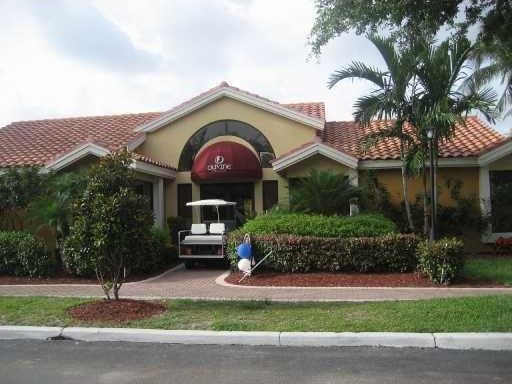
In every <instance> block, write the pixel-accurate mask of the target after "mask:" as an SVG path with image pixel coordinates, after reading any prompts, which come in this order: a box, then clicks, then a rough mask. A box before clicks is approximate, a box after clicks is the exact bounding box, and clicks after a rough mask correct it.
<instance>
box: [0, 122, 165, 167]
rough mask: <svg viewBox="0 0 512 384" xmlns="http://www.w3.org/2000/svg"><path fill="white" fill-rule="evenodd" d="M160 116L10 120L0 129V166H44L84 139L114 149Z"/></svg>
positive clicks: (117, 148)
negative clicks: (138, 129) (13, 121)
mask: <svg viewBox="0 0 512 384" xmlns="http://www.w3.org/2000/svg"><path fill="white" fill-rule="evenodd" d="M160 115H161V113H159V112H150V113H139V114H126V115H115V116H91V117H77V118H65V119H50V120H33V121H19V122H15V123H11V124H9V125H7V126H5V127H4V128H2V129H0V167H8V166H15V165H44V164H47V163H48V162H50V161H52V160H54V159H55V157H56V156H58V155H62V154H64V153H67V152H69V151H71V150H73V149H74V148H76V147H77V146H79V145H81V144H83V143H85V142H93V143H97V144H98V145H101V146H103V147H105V148H107V149H109V150H111V151H116V150H119V149H121V148H122V147H124V146H126V145H127V143H128V142H130V141H131V140H133V139H134V138H136V137H137V136H138V135H139V134H138V133H136V132H134V128H135V127H137V126H138V125H140V124H143V123H146V122H148V121H150V120H153V119H155V118H157V117H158V116H160Z"/></svg>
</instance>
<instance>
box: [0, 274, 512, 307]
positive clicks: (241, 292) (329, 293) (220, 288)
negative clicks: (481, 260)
mask: <svg viewBox="0 0 512 384" xmlns="http://www.w3.org/2000/svg"><path fill="white" fill-rule="evenodd" d="M225 273H226V271H223V270H212V269H192V270H185V269H178V270H173V271H168V272H166V273H164V274H163V275H161V276H158V277H157V278H152V279H149V280H147V281H142V282H136V283H128V284H125V285H124V286H123V287H122V289H121V296H123V297H130V298H164V299H178V298H179V299H205V300H272V301H386V300H418V299H432V298H441V297H463V296H484V295H503V294H512V288H366V287H360V288H359V287H332V288H300V287H288V288H280V287H242V286H230V285H227V284H225V283H223V280H224V276H225ZM0 296H58V297H102V296H103V292H102V290H101V289H100V287H99V286H98V285H79V284H74V285H73V284H62V285H0Z"/></svg>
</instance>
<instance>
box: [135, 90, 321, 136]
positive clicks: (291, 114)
mask: <svg viewBox="0 0 512 384" xmlns="http://www.w3.org/2000/svg"><path fill="white" fill-rule="evenodd" d="M222 97H229V98H231V99H233V100H236V101H240V102H242V103H245V104H248V105H252V106H253V107H257V108H260V109H263V110H265V111H268V112H271V113H274V114H276V115H279V116H282V117H286V118H288V119H290V120H294V121H297V122H299V123H302V124H305V125H308V126H311V127H313V128H315V129H319V130H323V129H324V126H325V121H324V120H321V119H316V118H314V117H311V116H308V115H305V114H303V113H300V112H297V111H294V110H292V109H290V108H286V107H284V106H282V105H279V104H276V103H273V102H270V101H266V100H264V99H261V98H259V97H256V96H253V95H250V94H247V93H246V92H243V91H239V90H236V89H233V88H229V87H221V88H216V89H213V90H211V91H210V92H207V93H205V94H203V95H201V96H199V97H197V98H194V99H192V100H191V101H189V102H187V103H184V104H183V105H180V106H178V107H177V108H174V109H172V110H171V111H169V112H167V113H165V114H163V115H162V116H161V117H159V118H158V119H155V120H152V121H150V122H148V123H146V124H143V125H141V126H139V127H137V128H135V131H136V132H153V131H156V130H157V129H159V128H161V127H163V126H164V125H166V124H169V123H171V122H173V121H175V120H177V119H179V118H181V117H183V116H185V115H188V114H190V113H192V112H194V111H195V110H197V109H199V108H202V107H204V106H205V105H208V104H210V103H212V102H214V101H216V100H218V99H220V98H222Z"/></svg>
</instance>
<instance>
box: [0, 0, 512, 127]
mask: <svg viewBox="0 0 512 384" xmlns="http://www.w3.org/2000/svg"><path fill="white" fill-rule="evenodd" d="M313 17H314V8H313V4H312V1H310V0H280V1H275V0H208V1H206V0H177V1H167V0H151V1H145V0H101V1H99V0H98V1H81V0H52V1H39V0H35V1H29V0H2V1H0V23H1V25H2V29H1V30H0V50H1V52H2V56H1V60H0V86H1V87H2V91H1V92H0V110H1V111H2V113H1V114H0V126H3V125H5V124H7V123H9V122H10V121H15V120H29V119H39V118H51V117H65V116H79V115H80V116H81V115H99V114H113V113H127V112H145V111H162V110H166V109H169V108H171V107H172V106H174V105H175V104H178V103H180V102H182V101H184V100H186V99H187V98H190V97H192V96H194V95H196V94H197V93H199V92H202V91H204V90H206V89H208V88H210V87H212V86H215V85H217V84H218V83H220V82H221V81H223V80H226V81H228V82H229V83H230V84H232V85H235V86H238V87H240V88H243V89H246V90H249V91H252V92H255V93H258V94H260V95H262V96H265V97H268V98H271V99H274V100H277V101H280V102H297V101H325V103H326V106H327V118H328V119H329V120H350V119H352V105H353V103H354V101H355V99H356V98H357V97H358V96H360V95H363V94H365V93H366V92H367V91H368V89H369V88H368V85H367V84H365V83H363V82H351V81H346V82H344V83H341V84H339V85H338V86H337V87H336V88H335V89H333V90H328V89H327V87H326V82H327V79H328V77H329V74H330V73H331V72H333V71H334V70H335V69H337V68H339V67H340V66H343V65H346V64H348V63H350V62H351V61H352V60H362V61H365V62H367V63H369V64H374V65H382V63H381V61H380V60H379V57H378V54H377V53H376V51H375V50H374V49H373V48H372V46H371V45H370V44H369V43H368V42H367V41H366V40H365V39H364V38H362V37H358V36H355V35H352V34H351V35H344V36H342V37H340V38H338V39H336V40H334V41H333V42H332V43H330V44H329V45H328V46H327V47H326V49H325V50H324V52H323V54H322V56H321V57H320V58H319V59H316V58H309V59H308V57H309V53H310V50H309V47H308V46H307V36H308V33H309V31H310V29H311V25H312V22H313ZM510 127H512V121H507V122H500V123H498V125H497V128H498V129H499V130H501V131H502V132H508V131H509V128H510Z"/></svg>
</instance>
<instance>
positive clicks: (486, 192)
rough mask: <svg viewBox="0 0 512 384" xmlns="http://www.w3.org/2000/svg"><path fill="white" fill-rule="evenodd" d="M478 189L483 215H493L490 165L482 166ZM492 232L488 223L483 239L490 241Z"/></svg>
mask: <svg viewBox="0 0 512 384" xmlns="http://www.w3.org/2000/svg"><path fill="white" fill-rule="evenodd" d="M478 189H479V197H480V210H481V212H482V215H483V216H487V217H489V216H490V215H491V209H492V206H491V180H490V177H489V167H488V166H482V167H480V171H479V175H478ZM491 234H492V227H491V224H489V225H488V227H487V228H486V229H484V230H483V232H482V241H483V242H487V241H490V236H491Z"/></svg>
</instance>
